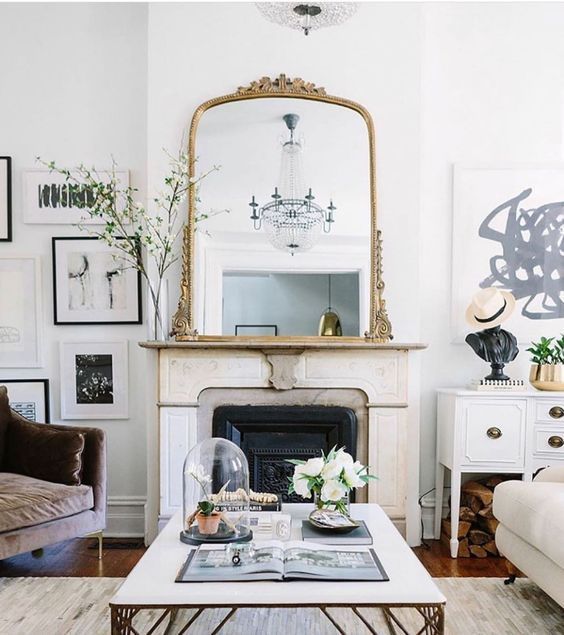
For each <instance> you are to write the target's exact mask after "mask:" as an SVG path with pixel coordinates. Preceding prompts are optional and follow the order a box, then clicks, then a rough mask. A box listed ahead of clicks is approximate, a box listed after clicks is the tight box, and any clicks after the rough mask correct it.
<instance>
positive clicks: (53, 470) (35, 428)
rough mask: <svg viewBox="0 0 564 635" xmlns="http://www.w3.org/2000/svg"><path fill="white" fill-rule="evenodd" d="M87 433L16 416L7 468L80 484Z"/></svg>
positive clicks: (9, 433)
mask: <svg viewBox="0 0 564 635" xmlns="http://www.w3.org/2000/svg"><path fill="white" fill-rule="evenodd" d="M83 450H84V434H83V433H82V432H75V431H72V430H68V431H67V430H60V429H59V430H57V429H52V428H50V427H49V425H47V424H44V423H32V422H31V421H26V420H25V419H22V418H21V417H17V418H16V417H12V419H11V420H10V421H9V424H8V431H7V433H6V446H5V456H4V466H3V469H4V470H5V471H6V472H14V473H16V474H24V475H25V476H32V477H33V478H38V479H41V480H44V481H51V482H52V483H62V484H63V485H80V481H81V471H82V452H83Z"/></svg>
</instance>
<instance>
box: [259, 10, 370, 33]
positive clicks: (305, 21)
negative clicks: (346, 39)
mask: <svg viewBox="0 0 564 635" xmlns="http://www.w3.org/2000/svg"><path fill="white" fill-rule="evenodd" d="M256 5H257V7H258V9H259V11H260V12H261V13H262V14H263V15H264V17H265V18H266V19H267V20H270V21H271V22H274V23H276V24H280V25H282V26H288V27H290V28H291V29H301V30H302V31H303V32H304V33H305V35H309V32H310V31H311V30H312V29H320V28H321V27H324V26H335V25H337V24H342V23H343V22H345V21H346V20H348V19H349V18H350V17H351V16H352V15H353V14H354V13H355V12H356V10H357V8H358V3H357V2H316V3H315V4H295V3H294V2H257V3H256Z"/></svg>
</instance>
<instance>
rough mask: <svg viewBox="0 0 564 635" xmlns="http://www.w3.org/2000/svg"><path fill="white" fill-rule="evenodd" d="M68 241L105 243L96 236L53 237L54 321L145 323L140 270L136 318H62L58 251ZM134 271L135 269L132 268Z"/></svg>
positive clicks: (78, 323)
mask: <svg viewBox="0 0 564 635" xmlns="http://www.w3.org/2000/svg"><path fill="white" fill-rule="evenodd" d="M66 241H97V242H99V243H101V244H105V243H103V241H102V240H101V239H100V238H98V237H96V236H53V237H52V238H51V248H52V264H53V323H54V324H55V325H56V326H65V325H69V326H70V325H75V326H80V325H86V326H88V325H90V326H92V325H95V324H107V325H109V324H112V325H119V324H130V325H131V324H142V323H143V311H142V292H141V273H140V272H139V271H136V272H135V274H136V284H135V293H136V296H137V298H136V302H135V307H136V317H135V318H134V319H131V320H94V319H92V320H78V321H76V320H68V319H62V318H61V317H60V313H61V312H60V310H59V303H58V300H59V290H60V289H59V287H60V285H58V284H57V278H58V270H57V255H58V251H57V245H59V244H63V243H65V242H66ZM131 271H133V270H131Z"/></svg>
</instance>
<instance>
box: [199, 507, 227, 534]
mask: <svg viewBox="0 0 564 635" xmlns="http://www.w3.org/2000/svg"><path fill="white" fill-rule="evenodd" d="M196 520H197V522H198V529H199V531H200V533H201V534H203V535H204V536H211V535H213V534H217V530H218V529H219V521H220V520H221V514H220V513H219V512H212V513H211V514H210V515H209V516H204V514H202V513H200V512H198V515H197V516H196Z"/></svg>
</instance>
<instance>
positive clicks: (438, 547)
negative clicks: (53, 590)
mask: <svg viewBox="0 0 564 635" xmlns="http://www.w3.org/2000/svg"><path fill="white" fill-rule="evenodd" d="M134 542H135V541H133V540H126V539H122V540H117V539H111V538H106V540H104V544H105V545H106V548H105V549H104V557H103V558H102V560H98V549H97V541H96V540H93V539H88V538H82V539H80V538H79V539H76V540H69V541H67V542H64V543H60V544H58V545H55V546H53V547H47V548H46V549H45V550H44V553H43V556H42V557H40V558H34V557H33V556H32V555H31V554H29V553H27V554H22V555H20V556H15V557H13V558H7V559H6V560H0V577H19V576H65V577H66V576H68V577H110V578H123V577H125V576H127V575H128V573H129V572H130V571H131V569H133V567H134V566H135V564H136V563H137V561H138V560H139V559H140V558H141V556H142V555H143V554H144V553H145V548H144V547H135V546H132V545H131V544H130V543H134ZM428 542H429V547H430V548H429V549H426V548H425V547H417V548H415V549H414V551H415V553H416V554H417V557H418V558H419V560H421V562H422V563H423V565H424V566H425V568H426V569H427V570H428V571H429V573H430V574H431V575H432V576H433V577H435V578H442V577H494V578H504V577H506V576H507V572H506V568H505V560H504V559H503V558H484V559H479V558H458V559H453V558H451V557H450V555H449V551H448V547H447V546H446V545H445V544H443V543H441V542H439V541H438V540H430V541H428ZM124 547H125V548H124Z"/></svg>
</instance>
